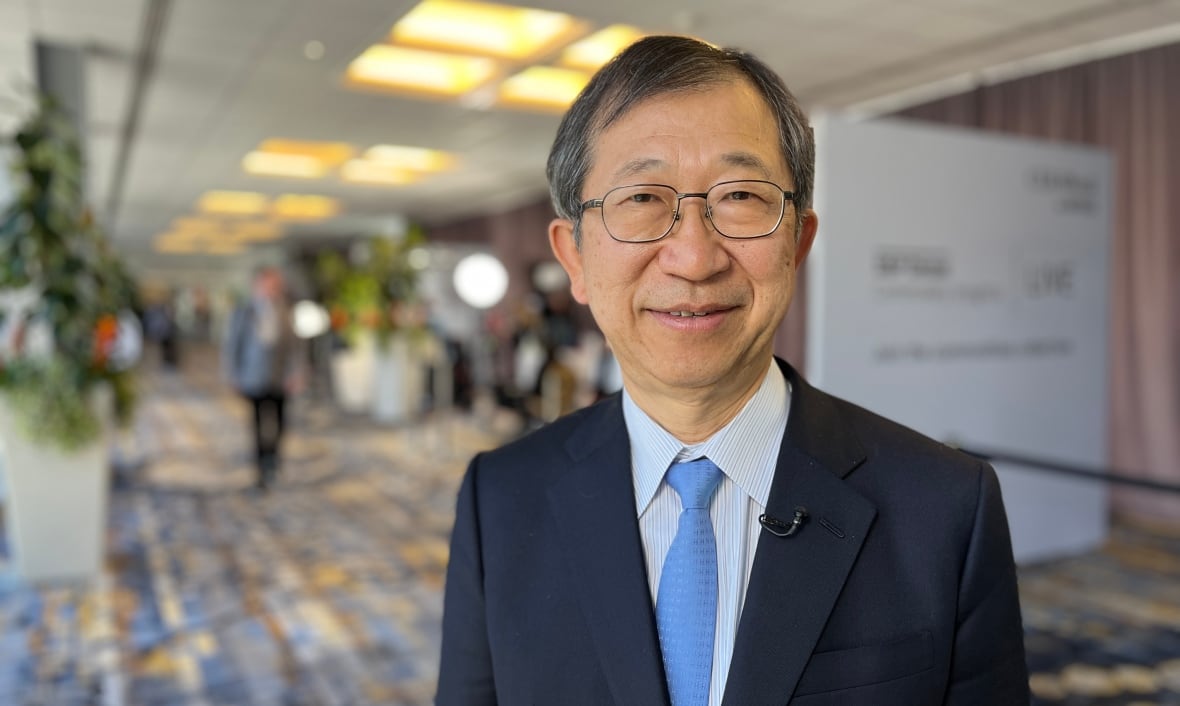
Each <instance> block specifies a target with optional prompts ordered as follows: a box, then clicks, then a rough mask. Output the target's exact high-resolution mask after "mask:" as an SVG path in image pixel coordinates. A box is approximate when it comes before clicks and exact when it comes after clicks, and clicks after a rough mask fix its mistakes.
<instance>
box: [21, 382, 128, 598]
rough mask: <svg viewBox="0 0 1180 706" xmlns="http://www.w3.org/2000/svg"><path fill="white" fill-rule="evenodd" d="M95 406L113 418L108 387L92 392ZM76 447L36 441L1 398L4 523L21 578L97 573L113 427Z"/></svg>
mask: <svg viewBox="0 0 1180 706" xmlns="http://www.w3.org/2000/svg"><path fill="white" fill-rule="evenodd" d="M94 404H95V405H96V407H95V409H100V410H102V417H101V418H102V419H103V420H109V419H110V417H111V395H110V390H109V389H101V390H96V391H95V395H94ZM105 427H106V431H104V433H103V434H102V435H101V436H100V437H99V439H97V440H95V441H94V442H93V443H91V444H90V445H88V446H87V447H85V448H83V449H81V450H79V451H70V452H66V451H61V450H59V449H57V448H53V447H46V446H42V445H39V444H34V443H33V442H31V441H29V440H28V439H27V438H26V437H25V435H24V433H23V432H21V430H20V429H18V428H17V420H16V419H15V418H14V416H13V412H12V410H11V409H9V407H8V405H7V402H6V401H5V399H4V397H3V396H0V465H2V466H3V468H4V473H5V476H6V485H7V491H8V495H7V501H6V507H5V510H4V522H5V525H6V529H7V532H8V543H9V547H10V548H11V553H12V561H13V566H14V568H15V570H16V573H17V574H19V575H20V576H21V578H23V579H25V580H27V581H35V582H41V581H60V580H85V579H90V578H94V577H96V576H98V575H99V573H100V572H101V571H102V567H103V560H104V558H105V555H106V531H107V507H108V498H109V492H110V466H109V458H108V444H107V441H108V436H109V430H110V428H111V425H110V424H109V423H107V424H106V425H105Z"/></svg>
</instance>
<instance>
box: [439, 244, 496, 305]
mask: <svg viewBox="0 0 1180 706" xmlns="http://www.w3.org/2000/svg"><path fill="white" fill-rule="evenodd" d="M453 281H454V283H455V291H456V292H457V293H458V294H459V298H460V299H462V300H463V301H464V302H466V303H468V304H470V305H471V306H473V307H475V308H476V309H490V308H491V307H493V306H495V305H497V304H499V303H500V300H501V299H503V298H504V294H505V293H506V292H507V291H508V270H506V269H504V265H503V264H501V263H500V261H499V260H497V259H496V258H495V257H493V256H491V255H488V254H487V253H475V254H474V255H468V256H467V257H465V258H463V259H462V260H460V261H459V264H458V265H456V266H455V275H454V280H453Z"/></svg>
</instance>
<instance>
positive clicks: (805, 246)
mask: <svg viewBox="0 0 1180 706" xmlns="http://www.w3.org/2000/svg"><path fill="white" fill-rule="evenodd" d="M818 230H819V216H818V215H817V214H816V213H815V211H813V210H811V209H810V208H809V209H807V210H806V211H805V212H804V213H803V225H802V226H801V227H800V228H799V241H798V242H797V243H796V244H795V271H796V272H798V271H799V268H800V267H802V266H803V261H804V260H806V259H807V253H809V252H811V245H812V244H813V243H814V242H815V233H816V231H818Z"/></svg>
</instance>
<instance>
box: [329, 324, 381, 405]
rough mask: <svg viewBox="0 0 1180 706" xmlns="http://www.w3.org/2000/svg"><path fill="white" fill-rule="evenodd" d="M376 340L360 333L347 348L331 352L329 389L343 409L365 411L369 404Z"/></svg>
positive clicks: (370, 401)
mask: <svg viewBox="0 0 1180 706" xmlns="http://www.w3.org/2000/svg"><path fill="white" fill-rule="evenodd" d="M376 355H377V343H376V341H375V340H374V338H373V335H372V334H371V333H368V332H364V333H360V334H358V335H357V337H356V341H355V342H354V343H353V345H352V346H350V347H349V348H347V349H345V350H342V351H337V352H336V353H333V354H332V392H333V394H334V395H335V396H336V404H338V405H339V406H340V408H341V409H342V410H344V411H345V412H357V413H359V412H367V411H369V409H370V407H371V405H372V403H373V367H374V360H375V358H376Z"/></svg>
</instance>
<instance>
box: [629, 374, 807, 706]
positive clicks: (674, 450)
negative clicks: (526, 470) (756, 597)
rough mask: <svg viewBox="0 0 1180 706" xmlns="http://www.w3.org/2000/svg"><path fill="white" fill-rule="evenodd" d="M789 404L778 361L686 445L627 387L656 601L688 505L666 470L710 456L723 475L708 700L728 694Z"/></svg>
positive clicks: (715, 702) (713, 703)
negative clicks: (705, 434)
mask: <svg viewBox="0 0 1180 706" xmlns="http://www.w3.org/2000/svg"><path fill="white" fill-rule="evenodd" d="M790 403H791V391H790V389H789V386H788V383H787V380H786V378H785V377H783V374H782V372H781V371H780V370H779V367H778V365H777V364H775V363H774V362H773V361H772V362H771V365H770V369H769V370H768V371H767V374H766V376H765V377H764V378H763V380H762V385H761V386H760V387H759V388H758V391H757V392H755V393H754V396H753V397H751V398H750V400H749V401H748V402H746V406H745V407H743V408H742V410H741V412H739V413H738V415H737V416H736V417H734V418H733V420H731V421H730V422H729V424H727V425H725V427H723V428H722V429H721V430H720V431H718V432H717V433H716V434H714V435H713V436H712V437H710V438H709V439H707V440H706V441H704V442H701V443H699V444H693V445H691V446H686V445H684V444H683V443H681V442H680V441H679V440H678V439H676V437H674V436H673V435H672V434H670V433H668V431H666V430H665V429H664V428H663V427H661V426H660V425H659V424H657V423H656V422H655V420H653V419H652V418H651V417H649V416H648V415H647V414H646V413H645V412H644V411H643V410H641V409H640V408H639V406H638V405H637V404H635V401H634V400H632V399H631V396H630V395H629V394H628V393H627V391H626V389H625V388H624V390H623V417H624V419H625V420H626V423H627V434H628V435H629V436H630V439H631V472H632V480H633V482H634V487H635V506H636V512H637V513H638V516H639V534H640V538H641V539H642V541H643V553H644V557H645V560H646V562H647V581H648V587H649V588H650V589H651V599H652V604H653V605H654V604H655V600H656V595H657V593H658V591H659V586H660V573H661V571H662V570H663V566H664V557H665V556H666V555H667V553H668V548H669V547H670V546H671V545H672V540H673V538H675V536H676V527H677V524H678V522H679V519H680V510H681V507H680V497H679V496H678V495H677V494H676V491H675V490H673V489H672V488H671V487H670V486H669V485H668V484H667V483H665V482H664V473H665V472H666V471H667V470H668V466H670V465H671V464H672V463H673V462H676V461H684V460H690V459H694V458H699V457H701V456H707V457H709V459H710V460H711V461H713V463H715V464H716V465H717V467H718V468H720V469H721V472H722V474H723V477H722V479H721V484H720V486H718V488H717V492H716V493H715V494H714V496H713V502H712V504H711V505H710V507H709V517H710V519H711V520H712V521H713V531H714V533H715V535H716V537H717V582H718V587H717V631H716V633H715V635H716V636H715V639H714V644H713V677H712V680H711V682H710V684H709V706H720V704H721V697H722V695H724V693H725V680H726V677H727V676H728V674H729V663H730V660H731V659H732V657H733V643H734V639H735V638H736V636H737V627H738V619H739V618H740V617H741V613H742V605H743V603H744V602H745V598H746V586H747V585H748V584H749V581H750V569H751V567H752V566H753V565H754V551H755V550H756V549H757V547H758V535H759V533H760V532H761V525H760V524H759V523H758V516H759V515H761V514H762V513H763V512H765V511H766V501H767V498H768V497H769V496H770V486H771V482H772V481H773V480H774V470H775V466H776V464H777V463H778V452H779V447H780V446H781V445H782V439H783V433H784V432H785V431H786V428H787V416H788V414H789V411H790Z"/></svg>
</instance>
